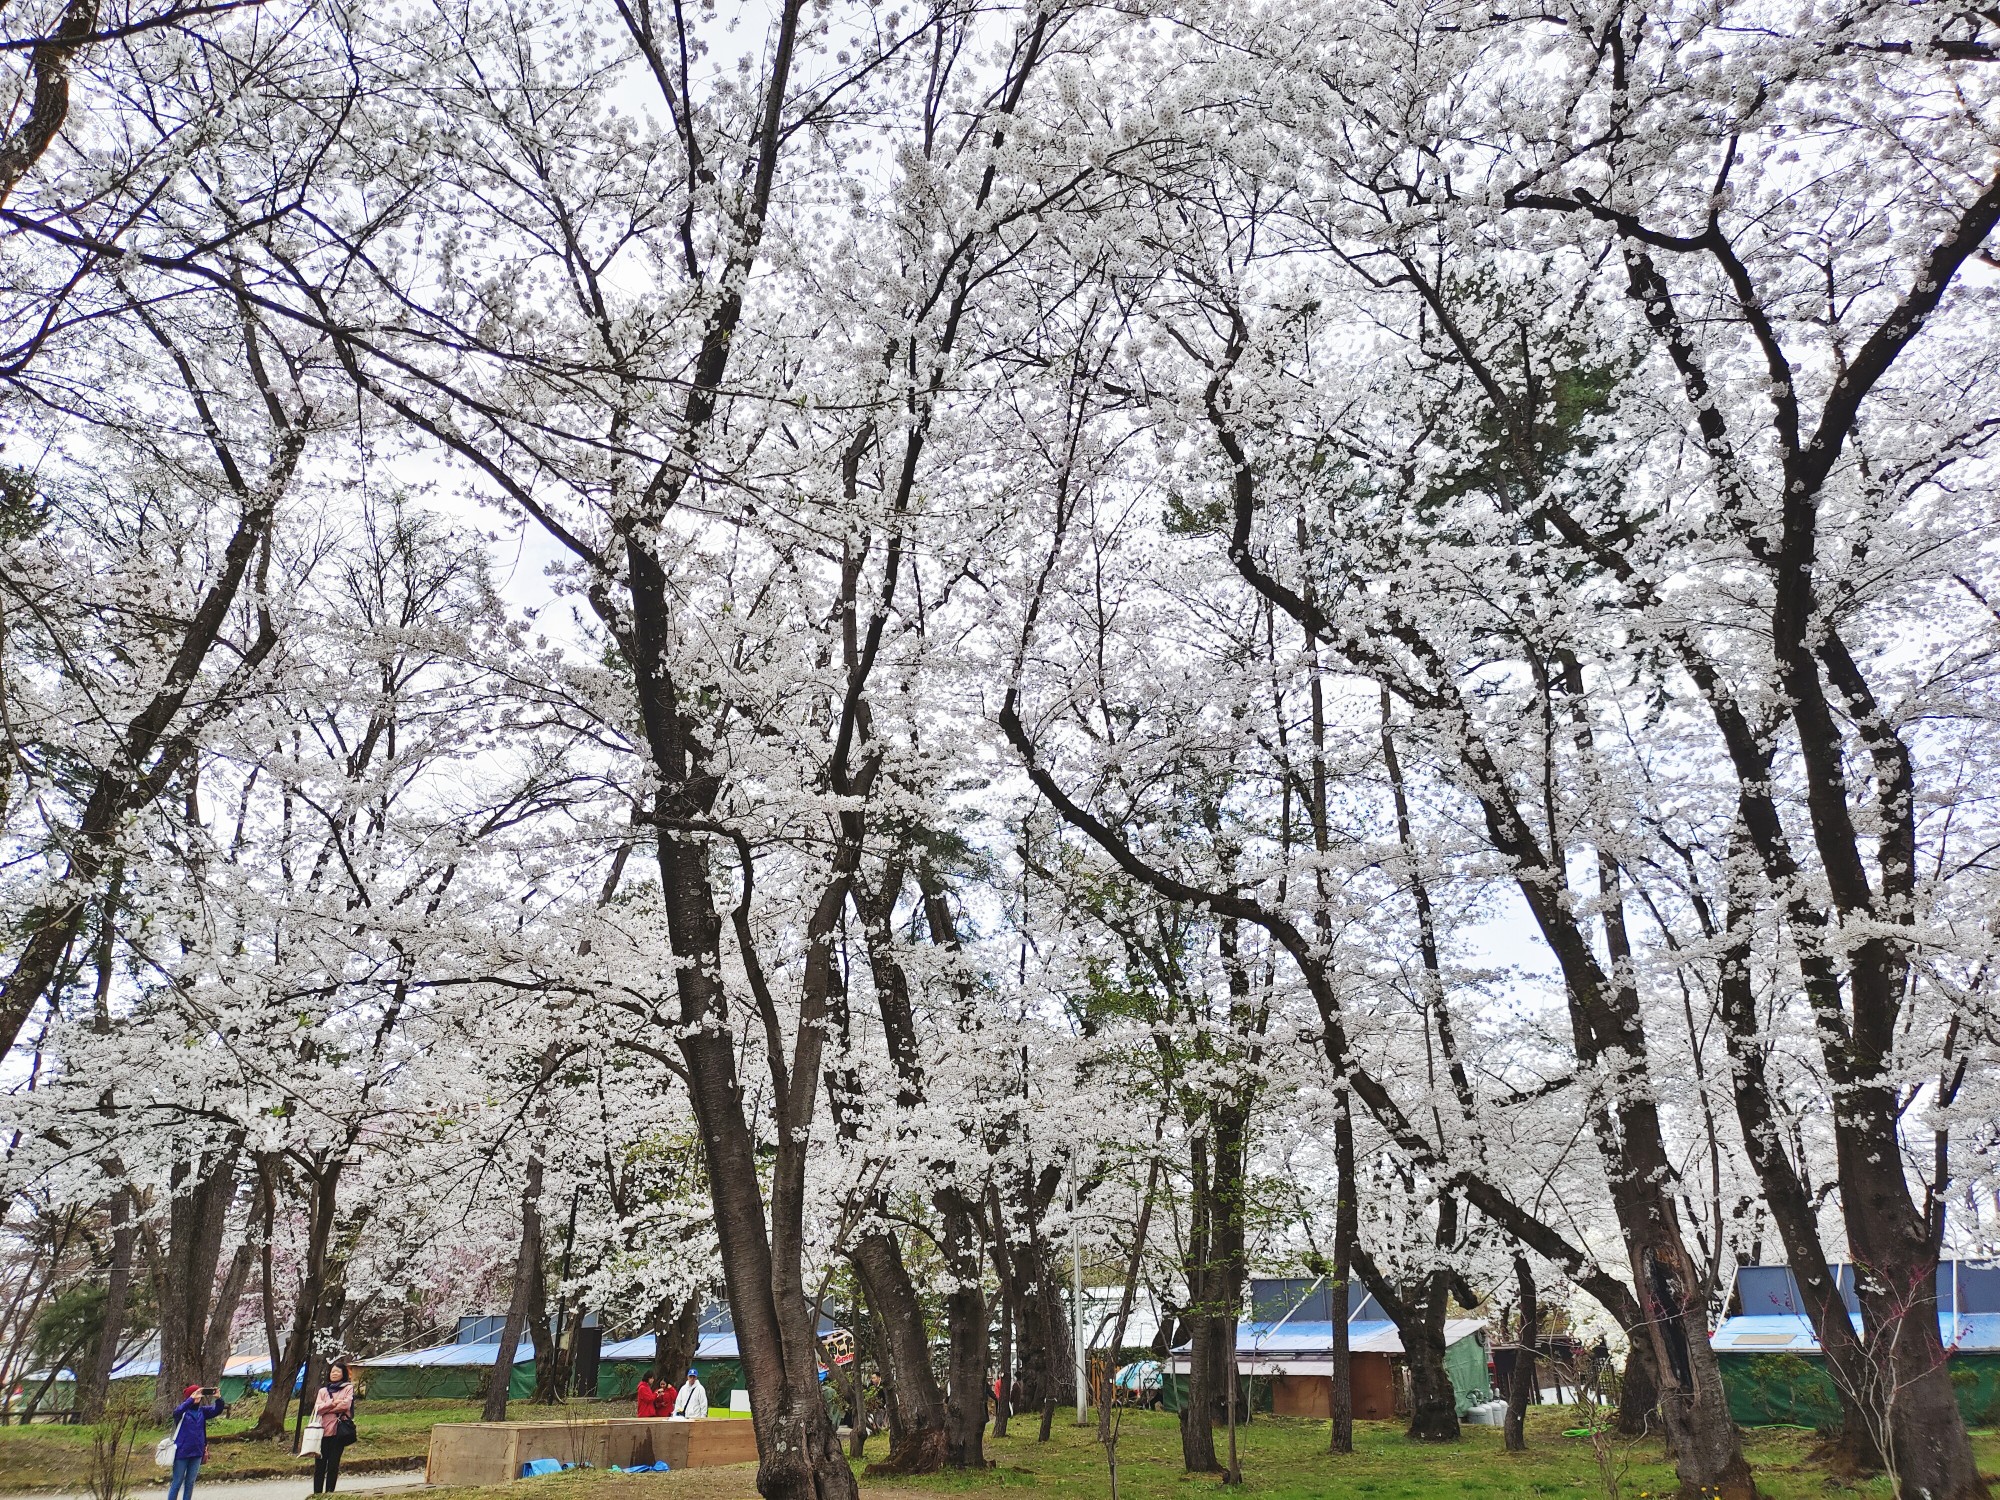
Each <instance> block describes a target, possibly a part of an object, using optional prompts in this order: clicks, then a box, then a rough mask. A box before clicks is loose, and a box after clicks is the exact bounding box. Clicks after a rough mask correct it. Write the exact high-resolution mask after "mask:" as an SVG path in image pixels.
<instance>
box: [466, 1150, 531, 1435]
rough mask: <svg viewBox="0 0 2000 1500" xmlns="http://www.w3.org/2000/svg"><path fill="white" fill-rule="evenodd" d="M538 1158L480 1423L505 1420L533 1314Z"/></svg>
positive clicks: (524, 1192) (525, 1192)
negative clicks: (516, 1365)
mask: <svg viewBox="0 0 2000 1500" xmlns="http://www.w3.org/2000/svg"><path fill="white" fill-rule="evenodd" d="M542 1170H543V1169H542V1159H541V1157H540V1156H539V1155H534V1156H530V1157H529V1158H528V1171H527V1180H526V1182H525V1183H524V1184H523V1185H522V1188H521V1243H520V1245H519V1246H518V1247H517V1248H516V1249H515V1251H514V1279H513V1285H512V1286H511V1287H510V1289H509V1290H508V1293H507V1315H506V1317H505V1318H503V1319H502V1320H501V1323H500V1342H499V1344H498V1346H497V1347H495V1349H494V1351H493V1363H492V1365H491V1366H489V1367H488V1369H487V1372H486V1403H485V1406H484V1407H483V1408H482V1409H481V1411H480V1413H479V1420H480V1421H482V1422H504V1421H506V1420H507V1399H508V1391H507V1387H508V1386H509V1385H510V1384H512V1382H513V1379H514V1354H515V1351H516V1350H518V1349H519V1348H520V1347H521V1336H522V1334H523V1333H524V1332H525V1331H526V1330H527V1327H528V1323H529V1321H530V1320H531V1319H532V1318H533V1316H534V1306H535V1283H536V1282H537V1281H539V1280H540V1279H541V1267H542Z"/></svg>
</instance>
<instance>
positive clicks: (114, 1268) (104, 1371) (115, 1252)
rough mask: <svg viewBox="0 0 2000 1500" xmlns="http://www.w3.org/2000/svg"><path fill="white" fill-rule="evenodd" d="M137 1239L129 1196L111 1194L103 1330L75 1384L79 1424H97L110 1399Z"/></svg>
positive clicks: (116, 1193) (123, 1330) (130, 1296)
mask: <svg viewBox="0 0 2000 1500" xmlns="http://www.w3.org/2000/svg"><path fill="white" fill-rule="evenodd" d="M137 1239H138V1234H137V1232H136V1231H135V1230H134V1229H133V1227H132V1200H131V1195H130V1194H129V1193H128V1192H127V1191H126V1190H125V1189H124V1188H122V1187H121V1188H119V1189H117V1190H116V1191H115V1192H113V1193H112V1195H111V1264H110V1266H109V1267H108V1268H107V1270H106V1273H105V1285H104V1321H103V1328H102V1331H101V1332H100V1333H99V1334H98V1338H97V1343H96V1344H95V1345H94V1346H93V1347H92V1349H91V1351H90V1364H89V1366H88V1367H87V1368H86V1369H84V1370H83V1371H82V1372H81V1376H80V1378H79V1379H78V1381H77V1385H76V1410H77V1419H78V1420H79V1421H83V1422H95V1421H97V1420H98V1419H99V1418H100V1417H102V1416H103V1415H104V1407H105V1403H106V1402H107V1401H108V1400H109V1399H110V1395H111V1371H112V1369H113V1367H114V1366H115V1365H116V1364H117V1362H118V1345H119V1344H120V1342H121V1341H122V1340H123V1339H124V1337H125V1311H126V1307H127V1305H128V1304H129V1303H130V1301H131V1298H132V1250H133V1245H134V1243H135V1242H136V1241H137Z"/></svg>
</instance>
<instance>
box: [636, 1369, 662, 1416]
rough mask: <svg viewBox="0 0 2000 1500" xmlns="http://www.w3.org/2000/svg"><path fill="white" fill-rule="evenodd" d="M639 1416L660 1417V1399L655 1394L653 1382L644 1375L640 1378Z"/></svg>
mask: <svg viewBox="0 0 2000 1500" xmlns="http://www.w3.org/2000/svg"><path fill="white" fill-rule="evenodd" d="M639 1415H640V1416H642V1417H657V1416H659V1415H660V1401H659V1397H658V1396H656V1395H655V1394H654V1393H653V1385H652V1382H651V1381H649V1380H647V1379H646V1377H645V1376H643V1375H641V1376H640V1377H639Z"/></svg>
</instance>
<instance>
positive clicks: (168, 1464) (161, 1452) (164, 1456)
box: [153, 1417, 187, 1469]
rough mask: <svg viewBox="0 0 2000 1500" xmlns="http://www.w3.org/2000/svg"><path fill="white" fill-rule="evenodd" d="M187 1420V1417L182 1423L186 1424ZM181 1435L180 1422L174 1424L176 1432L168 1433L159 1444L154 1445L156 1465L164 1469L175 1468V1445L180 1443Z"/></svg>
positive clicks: (182, 1419) (183, 1418)
mask: <svg viewBox="0 0 2000 1500" xmlns="http://www.w3.org/2000/svg"><path fill="white" fill-rule="evenodd" d="M186 1420H187V1418H186V1417H182V1418H181V1422H185V1421H186ZM180 1435H181V1426H180V1422H176V1423H175V1424H174V1430H173V1431H172V1432H170V1433H168V1434H167V1435H166V1436H165V1437H163V1438H161V1439H160V1440H159V1441H158V1442H157V1443H155V1444H153V1462H154V1463H156V1464H158V1465H159V1466H160V1467H161V1468H163V1469H171V1468H172V1467H173V1466H174V1445H175V1444H176V1443H177V1442H179V1441H180Z"/></svg>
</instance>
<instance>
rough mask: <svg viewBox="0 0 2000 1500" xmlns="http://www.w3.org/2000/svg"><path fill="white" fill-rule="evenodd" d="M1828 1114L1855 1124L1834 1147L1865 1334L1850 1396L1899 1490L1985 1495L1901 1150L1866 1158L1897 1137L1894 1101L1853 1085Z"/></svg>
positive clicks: (1973, 1498)
mask: <svg viewBox="0 0 2000 1500" xmlns="http://www.w3.org/2000/svg"><path fill="white" fill-rule="evenodd" d="M1835 1112H1836V1114H1837V1115H1844V1116H1847V1117H1848V1118H1849V1119H1850V1120H1852V1121H1853V1122H1854V1123H1853V1125H1852V1126H1851V1127H1850V1128H1849V1129H1847V1130H1845V1131H1841V1132H1839V1133H1838V1135H1837V1139H1836V1143H1835V1146H1836V1153H1837V1156H1838V1158H1839V1163H1840V1180H1841V1204H1842V1208H1843V1209H1844V1211H1845V1212H1844V1217H1845V1219H1846V1222H1847V1240H1848V1245H1849V1246H1850V1248H1852V1250H1853V1252H1854V1260H1855V1265H1856V1270H1857V1277H1856V1291H1857V1292H1858V1294H1859V1296H1860V1300H1861V1316H1862V1322H1863V1325H1864V1327H1865V1328H1866V1331H1867V1336H1868V1347H1867V1350H1866V1354H1867V1359H1866V1366H1865V1369H1866V1373H1867V1376H1868V1377H1869V1378H1868V1386H1867V1388H1866V1389H1863V1390H1858V1391H1855V1392H1853V1393H1852V1394H1853V1395H1854V1396H1855V1398H1856V1401H1857V1404H1861V1405H1864V1406H1871V1407H1873V1408H1874V1409H1875V1411H1876V1412H1878V1413H1879V1417H1878V1420H1879V1422H1880V1424H1881V1425H1880V1429H1879V1430H1880V1431H1881V1432H1882V1433H1883V1441H1882V1444H1881V1446H1882V1450H1883V1452H1882V1457H1883V1460H1884V1462H1885V1463H1886V1464H1887V1466H1888V1468H1889V1470H1890V1472H1891V1474H1892V1475H1893V1476H1894V1478H1895V1480H1896V1486H1897V1492H1898V1493H1899V1494H1902V1495H1910V1496H1916V1495H1922V1496H1927V1497H1932V1500H1985V1497H1986V1496H1987V1494H1988V1490H1987V1486H1986V1482H1985V1480H1984V1479H1983V1478H1982V1477H1981V1476H1980V1473H1979V1466H1978V1463H1977V1462H1976V1460H1975V1459H1974V1456H1973V1452H1972V1444H1971V1440H1970V1439H1969V1438H1968V1436H1967V1434H1966V1431H1965V1420H1964V1418H1963V1416H1962V1415H1961V1414H1960V1412H1959V1409H1958V1398H1957V1396H1956V1394H1955V1392H1954V1391H1953V1388H1952V1383H1951V1373H1950V1371H1949V1369H1948V1368H1947V1366H1946V1364H1945V1351H1944V1346H1943V1343H1942V1342H1941V1340H1940V1339H1939V1336H1938V1305H1937V1252H1936V1250H1935V1249H1934V1248H1933V1245H1932V1241H1931V1238H1930V1235H1929V1233H1928V1226H1927V1225H1926V1224H1925V1223H1924V1220H1923V1216H1922V1215H1921V1214H1920V1213H1919V1212H1918V1211H1917V1209H1916V1206H1915V1205H1914V1204H1913V1203H1912V1202H1911V1201H1910V1192H1909V1185H1908V1184H1907V1183H1906V1182H1905V1181H1904V1178H1903V1163H1902V1157H1901V1155H1900V1154H1892V1155H1890V1156H1889V1157H1888V1158H1887V1159H1886V1160H1878V1159H1871V1157H1872V1156H1874V1155H1879V1152H1880V1151H1881V1150H1883V1149H1886V1148H1884V1147H1883V1146H1882V1144H1881V1143H1882V1142H1885V1141H1887V1142H1893V1141H1894V1140H1895V1139H1896V1130H1895V1124H1894V1117H1895V1112H1896V1101H1895V1098H1894V1096H1893V1094H1892V1093H1891V1092H1890V1091H1889V1090H1887V1089H1880V1088H1875V1087H1869V1088H1863V1089H1857V1090H1854V1091H1852V1092H1851V1093H1850V1094H1849V1095H1847V1096H1846V1097H1845V1098H1841V1097H1838V1096H1837V1097H1836V1100H1835ZM1869 1116H1873V1118H1872V1119H1871V1118H1867V1117H1869ZM1871 1143H1872V1146H1871Z"/></svg>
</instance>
